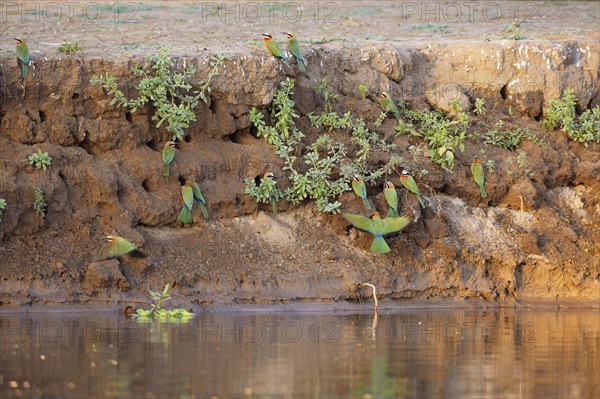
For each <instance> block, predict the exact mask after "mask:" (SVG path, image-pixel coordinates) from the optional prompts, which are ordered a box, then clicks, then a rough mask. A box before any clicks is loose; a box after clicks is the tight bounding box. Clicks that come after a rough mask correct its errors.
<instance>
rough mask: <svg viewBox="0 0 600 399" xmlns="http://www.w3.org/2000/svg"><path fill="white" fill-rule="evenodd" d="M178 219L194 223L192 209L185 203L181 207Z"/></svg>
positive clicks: (182, 221)
mask: <svg viewBox="0 0 600 399" xmlns="http://www.w3.org/2000/svg"><path fill="white" fill-rule="evenodd" d="M177 221H178V222H181V223H194V220H193V219H192V211H190V210H189V209H188V207H187V206H185V205H184V206H183V208H181V212H179V216H178V217H177Z"/></svg>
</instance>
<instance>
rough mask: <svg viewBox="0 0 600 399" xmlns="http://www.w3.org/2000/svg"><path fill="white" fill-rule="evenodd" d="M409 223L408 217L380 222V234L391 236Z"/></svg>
mask: <svg viewBox="0 0 600 399" xmlns="http://www.w3.org/2000/svg"><path fill="white" fill-rule="evenodd" d="M409 223H410V218H409V217H408V216H400V217H397V218H388V219H382V220H381V230H382V231H381V234H383V235H386V234H391V233H395V232H397V231H400V230H402V229H403V228H405V227H406V226H408V224H409Z"/></svg>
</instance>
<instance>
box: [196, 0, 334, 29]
mask: <svg viewBox="0 0 600 399" xmlns="http://www.w3.org/2000/svg"><path fill="white" fill-rule="evenodd" d="M199 7H200V13H201V21H202V22H208V21H210V20H211V18H213V19H218V20H220V21H221V22H222V23H232V22H236V23H239V22H247V23H251V24H256V23H259V22H264V23H266V22H268V23H274V22H287V23H298V22H310V21H312V22H315V23H324V24H334V23H338V22H339V20H338V14H339V5H338V3H336V2H333V1H328V2H318V1H315V2H295V1H291V2H271V1H266V2H262V1H261V2H258V1H254V2H238V1H235V2H234V1H224V2H202V3H200V5H199Z"/></svg>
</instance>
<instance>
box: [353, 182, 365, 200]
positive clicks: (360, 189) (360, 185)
mask: <svg viewBox="0 0 600 399" xmlns="http://www.w3.org/2000/svg"><path fill="white" fill-rule="evenodd" d="M352 189H353V190H354V193H355V194H356V195H358V196H359V197H360V198H367V186H366V185H365V182H364V181H353V182H352Z"/></svg>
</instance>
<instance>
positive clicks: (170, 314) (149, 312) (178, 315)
mask: <svg viewBox="0 0 600 399" xmlns="http://www.w3.org/2000/svg"><path fill="white" fill-rule="evenodd" d="M148 293H149V294H150V296H151V297H152V300H153V303H152V304H150V309H141V308H140V309H138V310H137V311H136V313H135V314H134V316H135V317H138V318H139V319H141V320H147V319H150V318H154V319H158V320H159V321H178V322H182V321H183V322H185V321H188V320H189V319H190V318H191V317H193V316H194V313H190V312H188V311H187V310H186V309H183V308H177V309H172V310H167V309H165V308H163V303H164V302H166V301H168V300H170V299H171V295H170V294H169V284H165V287H164V288H163V290H162V292H156V291H152V290H148Z"/></svg>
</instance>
